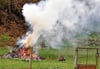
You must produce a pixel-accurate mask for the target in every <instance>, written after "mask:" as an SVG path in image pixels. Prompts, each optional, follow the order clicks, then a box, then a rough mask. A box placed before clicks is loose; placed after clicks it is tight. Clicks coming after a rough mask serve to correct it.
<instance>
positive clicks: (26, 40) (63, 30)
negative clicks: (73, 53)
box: [17, 0, 100, 47]
mask: <svg viewBox="0 0 100 69" xmlns="http://www.w3.org/2000/svg"><path fill="white" fill-rule="evenodd" d="M99 9H100V0H41V1H40V2H39V3H38V4H34V3H30V4H25V5H24V6H23V10H22V13H23V16H24V17H25V20H26V22H27V23H28V24H29V25H31V29H32V30H33V31H32V32H31V33H28V34H27V36H25V37H23V38H22V39H20V40H19V41H18V42H17V44H20V43H21V45H26V46H35V44H36V43H38V42H39V40H40V39H41V38H40V36H42V37H43V38H42V39H43V40H44V41H45V43H47V44H50V46H52V47H56V46H60V45H61V44H63V42H64V40H69V41H71V42H72V43H73V44H77V37H78V36H77V35H79V34H84V35H88V34H90V33H91V32H98V33H100V10H99Z"/></svg>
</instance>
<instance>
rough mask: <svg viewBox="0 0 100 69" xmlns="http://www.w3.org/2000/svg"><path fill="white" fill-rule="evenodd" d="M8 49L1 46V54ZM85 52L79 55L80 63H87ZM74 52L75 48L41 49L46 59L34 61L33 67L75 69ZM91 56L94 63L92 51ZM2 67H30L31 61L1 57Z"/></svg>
mask: <svg viewBox="0 0 100 69" xmlns="http://www.w3.org/2000/svg"><path fill="white" fill-rule="evenodd" d="M8 51H9V50H8V48H6V47H5V48H0V54H6V53H7V52H8ZM84 53H85V52H83V53H81V55H80V56H79V57H80V60H79V63H85V60H86V59H85V58H86V57H84V56H85V55H84ZM93 53H94V52H93ZM74 54H75V51H74V49H73V48H67V49H61V50H55V49H41V50H39V55H40V56H43V57H45V58H46V59H45V60H41V61H33V64H32V65H33V69H74V58H75V57H74ZM59 56H64V57H65V58H66V61H63V62H62V61H58V57H59ZM89 57H90V58H89V60H90V61H89V63H90V64H94V63H95V59H94V57H93V55H92V53H89ZM91 57H92V58H91ZM99 61H100V60H99ZM0 69H29V61H25V60H21V59H5V58H0ZM99 69H100V66H99Z"/></svg>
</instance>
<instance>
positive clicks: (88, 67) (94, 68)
mask: <svg viewBox="0 0 100 69" xmlns="http://www.w3.org/2000/svg"><path fill="white" fill-rule="evenodd" d="M81 49H82V50H87V54H86V58H87V59H86V64H79V63H78V60H79V57H78V56H79V54H78V53H79V50H81ZM88 50H96V55H95V58H96V64H88V63H87V62H88V57H89V56H88ZM98 59H99V49H98V48H79V47H78V48H76V52H75V69H98Z"/></svg>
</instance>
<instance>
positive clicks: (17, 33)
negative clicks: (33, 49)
mask: <svg viewBox="0 0 100 69" xmlns="http://www.w3.org/2000/svg"><path fill="white" fill-rule="evenodd" d="M38 1H39V0H33V1H32V0H0V13H1V14H0V38H1V39H2V37H1V36H2V35H3V34H6V35H7V36H5V37H10V38H12V39H13V40H12V39H11V40H9V41H6V42H2V40H1V41H0V46H3V45H9V44H10V45H12V46H13V45H14V44H15V42H16V39H17V38H18V37H21V36H22V35H23V34H25V32H26V31H27V26H26V25H25V21H24V17H23V16H22V13H21V11H22V6H23V5H24V4H25V3H30V2H38ZM6 43H7V44H6Z"/></svg>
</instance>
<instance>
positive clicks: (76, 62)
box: [75, 48, 78, 69]
mask: <svg viewBox="0 0 100 69" xmlns="http://www.w3.org/2000/svg"><path fill="white" fill-rule="evenodd" d="M77 64H78V48H76V52H75V69H77V67H78V65H77Z"/></svg>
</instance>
